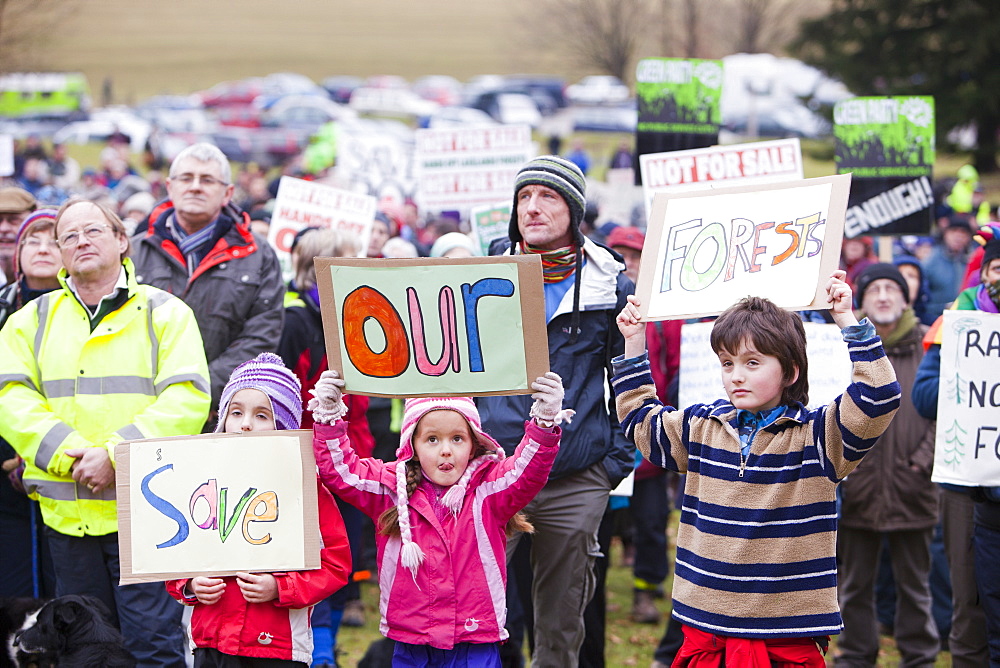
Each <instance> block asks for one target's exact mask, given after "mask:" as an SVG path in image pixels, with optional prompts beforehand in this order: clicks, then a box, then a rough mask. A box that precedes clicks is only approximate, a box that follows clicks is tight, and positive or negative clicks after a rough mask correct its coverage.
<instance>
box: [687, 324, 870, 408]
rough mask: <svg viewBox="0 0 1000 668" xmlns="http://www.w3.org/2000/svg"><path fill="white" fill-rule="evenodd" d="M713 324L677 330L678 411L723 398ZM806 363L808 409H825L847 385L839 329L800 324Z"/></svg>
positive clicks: (846, 360) (848, 367)
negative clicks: (678, 344)
mask: <svg viewBox="0 0 1000 668" xmlns="http://www.w3.org/2000/svg"><path fill="white" fill-rule="evenodd" d="M714 324H715V323H713V322H694V323H685V324H684V326H683V327H681V361H680V367H679V369H678V372H677V393H678V404H679V406H678V408H686V407H687V406H690V405H692V404H710V403H712V402H713V401H715V400H717V399H724V398H725V397H726V389H725V387H724V386H723V384H722V367H721V366H720V363H719V357H718V355H716V354H715V352H714V351H713V350H712V343H711V336H712V327H713V326H714ZM802 325H803V327H804V328H805V331H806V357H807V359H808V360H809V373H808V376H809V405H808V406H807V408H818V407H819V406H825V405H826V404H829V403H830V402H831V401H833V400H834V399H836V398H837V397H838V396H839V395H840V394H842V393H843V392H844V390H846V389H847V386H848V385H849V384H850V382H851V358H850V356H849V355H848V352H847V343H845V342H844V337H843V335H842V334H841V333H840V328H839V327H837V326H836V325H832V324H824V323H818V322H804V323H802Z"/></svg>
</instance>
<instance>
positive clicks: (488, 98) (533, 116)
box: [472, 91, 542, 129]
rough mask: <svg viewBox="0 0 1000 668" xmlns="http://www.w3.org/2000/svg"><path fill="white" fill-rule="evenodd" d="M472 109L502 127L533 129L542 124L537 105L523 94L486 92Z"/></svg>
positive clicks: (479, 97) (478, 98)
mask: <svg viewBox="0 0 1000 668" xmlns="http://www.w3.org/2000/svg"><path fill="white" fill-rule="evenodd" d="M472 107H473V108H475V109H479V110H481V111H484V112H486V113H487V114H489V115H490V117H491V118H493V120H495V121H497V122H498V123H503V124H504V125H511V124H525V125H530V126H531V127H532V129H534V128H537V127H538V126H539V125H540V124H541V122H542V113H541V111H539V109H538V105H536V104H535V101H534V100H533V99H532V98H530V97H528V96H527V95H525V94H524V93H506V92H503V91H488V92H485V93H481V94H480V95H479V96H478V97H477V98H476V99H475V101H474V102H473V104H472Z"/></svg>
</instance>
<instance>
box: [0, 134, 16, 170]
mask: <svg viewBox="0 0 1000 668" xmlns="http://www.w3.org/2000/svg"><path fill="white" fill-rule="evenodd" d="M13 173H14V138H13V137H12V136H11V135H4V134H0V176H11V175H13Z"/></svg>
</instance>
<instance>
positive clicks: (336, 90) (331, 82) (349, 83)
mask: <svg viewBox="0 0 1000 668" xmlns="http://www.w3.org/2000/svg"><path fill="white" fill-rule="evenodd" d="M320 85H321V86H323V88H324V89H325V90H326V92H327V95H329V96H330V99H331V100H333V101H334V102H337V103H338V104H347V103H348V102H350V101H351V94H352V93H353V92H354V91H355V90H356V89H358V88H361V87H362V86H364V85H365V80H364V79H362V78H361V77H352V76H348V75H338V76H333V77H327V78H326V79H323V82H322V83H321V84H320Z"/></svg>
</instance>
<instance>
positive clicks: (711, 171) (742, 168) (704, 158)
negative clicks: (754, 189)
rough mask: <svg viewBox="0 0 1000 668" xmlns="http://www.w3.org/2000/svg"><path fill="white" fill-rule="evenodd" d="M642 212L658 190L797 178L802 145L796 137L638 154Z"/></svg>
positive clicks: (799, 174) (666, 190)
mask: <svg viewBox="0 0 1000 668" xmlns="http://www.w3.org/2000/svg"><path fill="white" fill-rule="evenodd" d="M639 168H640V171H641V172H642V190H643V196H644V198H645V200H646V213H647V214H649V213H650V212H651V210H652V204H653V195H654V194H656V193H658V192H684V191H689V190H698V189H707V188H717V187H719V186H737V185H750V184H755V183H780V182H782V181H795V180H801V179H802V177H803V173H802V147H801V146H800V144H799V140H798V139H797V138H792V139H778V140H776V141H762V142H753V143H750V144H729V145H726V146H712V147H709V148H696V149H691V150H687V151H669V152H666V153H647V154H646V155H641V156H639Z"/></svg>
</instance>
